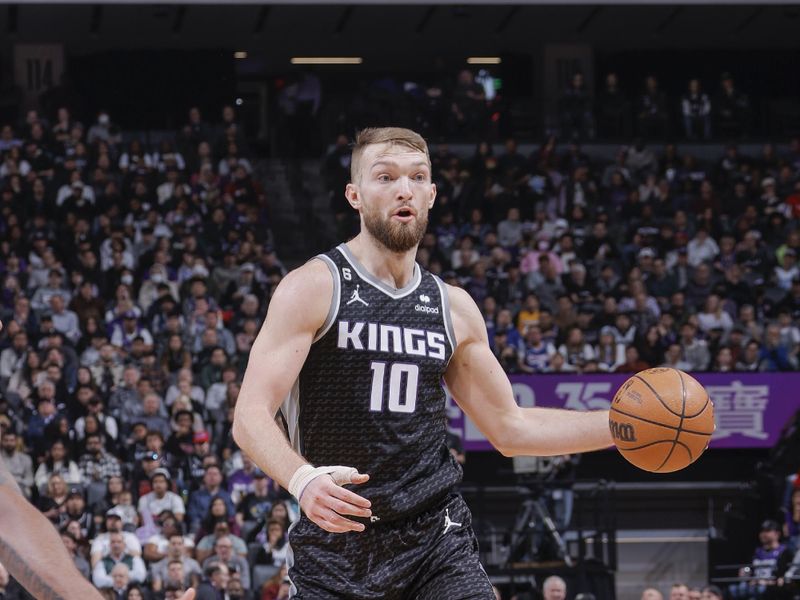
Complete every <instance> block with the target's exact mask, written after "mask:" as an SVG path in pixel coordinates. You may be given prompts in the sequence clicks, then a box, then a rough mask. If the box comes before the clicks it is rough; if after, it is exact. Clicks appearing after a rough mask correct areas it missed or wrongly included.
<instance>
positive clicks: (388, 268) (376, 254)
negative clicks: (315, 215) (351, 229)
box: [347, 231, 417, 289]
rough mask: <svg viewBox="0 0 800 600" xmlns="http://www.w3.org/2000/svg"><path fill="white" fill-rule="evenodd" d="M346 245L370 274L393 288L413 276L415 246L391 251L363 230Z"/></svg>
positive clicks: (404, 283)
mask: <svg viewBox="0 0 800 600" xmlns="http://www.w3.org/2000/svg"><path fill="white" fill-rule="evenodd" d="M347 247H348V248H349V249H350V252H352V253H353V256H355V257H356V260H358V262H360V263H361V264H362V265H364V267H365V268H366V269H367V271H369V272H370V274H372V275H373V276H374V277H376V278H377V279H378V280H380V281H382V282H384V283H386V284H387V285H390V286H392V287H393V288H395V289H401V288H403V287H405V286H406V285H407V284H408V282H409V281H411V278H412V277H413V276H414V262H415V259H416V256H417V249H416V248H413V249H411V250H409V251H408V252H400V253H398V252H392V251H390V250H387V249H386V247H384V246H383V245H382V244H380V243H378V242H377V240H375V239H374V238H373V237H372V236H370V235H369V234H367V233H364V232H363V231H362V232H361V233H359V234H358V235H357V236H356V237H354V238H353V239H352V240H350V241H349V242H347Z"/></svg>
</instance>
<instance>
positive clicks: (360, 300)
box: [347, 285, 369, 306]
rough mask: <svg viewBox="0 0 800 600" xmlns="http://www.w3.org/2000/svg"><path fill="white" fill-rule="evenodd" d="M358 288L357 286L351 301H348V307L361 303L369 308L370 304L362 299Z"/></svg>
mask: <svg viewBox="0 0 800 600" xmlns="http://www.w3.org/2000/svg"><path fill="white" fill-rule="evenodd" d="M358 288H359V286H358V285H356V289H355V290H354V291H353V294H352V295H351V296H350V300H348V301H347V304H348V306H349V305H350V304H352V303H353V302H361V304H363V305H364V306H369V302H366V301H365V300H362V299H361V296H359V295H358Z"/></svg>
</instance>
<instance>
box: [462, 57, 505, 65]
mask: <svg viewBox="0 0 800 600" xmlns="http://www.w3.org/2000/svg"><path fill="white" fill-rule="evenodd" d="M501 62H503V61H502V59H501V58H500V57H499V56H470V57H469V58H468V59H467V64H468V65H499V64H500V63H501Z"/></svg>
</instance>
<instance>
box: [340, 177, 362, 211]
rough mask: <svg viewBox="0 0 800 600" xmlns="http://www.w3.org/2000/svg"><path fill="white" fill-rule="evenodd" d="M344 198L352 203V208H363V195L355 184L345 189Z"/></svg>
mask: <svg viewBox="0 0 800 600" xmlns="http://www.w3.org/2000/svg"><path fill="white" fill-rule="evenodd" d="M344 197H345V198H347V201H348V202H349V203H350V206H352V207H353V208H355V209H356V210H358V209H359V208H361V194H360V193H359V191H358V186H357V185H356V184H354V183H348V184H347V187H345V188H344Z"/></svg>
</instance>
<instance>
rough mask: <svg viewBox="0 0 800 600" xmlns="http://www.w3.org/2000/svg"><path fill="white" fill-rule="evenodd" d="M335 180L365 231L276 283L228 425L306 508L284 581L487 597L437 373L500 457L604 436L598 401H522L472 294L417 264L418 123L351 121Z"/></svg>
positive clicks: (428, 200)
mask: <svg viewBox="0 0 800 600" xmlns="http://www.w3.org/2000/svg"><path fill="white" fill-rule="evenodd" d="M345 196H346V198H347V200H348V202H349V203H350V205H351V206H352V207H353V208H354V209H355V210H357V211H358V213H359V215H360V219H361V232H360V234H359V235H358V236H356V237H355V238H353V239H352V240H350V241H349V242H347V243H346V244H341V245H340V246H338V247H336V248H334V249H333V250H331V251H330V252H328V253H326V254H324V255H320V256H317V257H316V258H315V259H313V260H310V261H309V262H307V263H306V264H305V265H303V266H301V267H300V268H298V269H296V270H295V271H293V272H291V273H289V275H287V277H286V278H285V279H284V280H283V281H282V282H281V283H280V285H279V286H278V288H277V290H276V292H275V294H274V296H273V298H272V300H271V301H270V306H269V312H268V314H267V318H266V321H265V324H264V326H263V328H262V330H261V332H260V333H259V335H258V337H257V338H256V340H255V342H254V344H253V348H252V351H251V354H250V360H249V364H248V367H247V371H246V373H245V376H244V382H243V385H242V388H241V391H240V393H239V397H238V401H237V403H236V414H235V419H234V428H233V433H234V436H235V439H236V441H237V443H238V444H239V446H240V447H241V448H242V450H244V451H245V452H246V453H247V454H249V455H250V456H252V457H253V459H254V460H255V462H256V463H257V464H258V466H259V467H261V468H262V469H263V470H264V471H265V472H267V473H268V474H269V475H270V476H271V477H272V478H274V479H275V480H277V481H278V483H280V484H281V485H282V486H284V487H285V488H287V489H288V490H289V491H290V492H291V493H292V494H293V495H294V496H295V497H296V498H297V499H298V501H299V502H300V506H301V508H302V510H303V513H304V515H303V516H302V517H301V519H300V520H299V521H298V522H297V524H296V525H295V526H294V527H293V529H292V531H291V533H290V535H289V541H290V547H291V550H292V552H293V557H291V558H290V560H291V561H292V564H291V567H290V571H289V576H290V579H291V582H292V594H293V597H295V598H300V599H302V600H325V599H333V598H348V599H372V598H375V599H377V598H381V599H385V600H401V599H409V600H412V599H420V600H434V599H435V600H462V599H463V600H466V599H476V600H477V599H480V600H492V599H493V598H494V593H493V591H492V586H491V584H490V583H489V579H488V577H487V576H486V574H485V572H484V571H483V569H482V567H481V565H480V563H479V561H478V551H477V542H476V539H475V535H474V533H473V531H472V527H471V517H470V513H469V510H468V509H467V507H466V505H465V503H464V501H463V500H462V499H461V497H460V496H459V495H457V494H455V493H454V492H453V489H454V487H455V485H456V484H457V483H458V482H459V481H460V479H461V468H460V467H459V466H458V464H457V463H456V461H455V459H454V458H453V457H452V455H451V453H450V452H449V451H448V450H447V445H446V415H445V394H444V391H443V389H442V385H441V381H442V378H444V380H445V382H446V383H447V386H448V388H449V390H450V392H451V393H452V394H453V396H454V397H455V399H456V401H457V402H458V404H459V406H460V407H461V408H462V409H463V410H464V412H465V413H466V414H467V415H468V416H469V417H470V418H471V419H472V421H473V422H474V423H475V424H476V425H477V426H478V427H479V428H480V430H481V431H482V432H483V433H484V435H486V437H487V438H488V439H489V440H490V441H491V442H492V444H493V445H494V446H495V447H496V448H498V449H499V450H500V451H501V452H502V453H503V454H504V455H506V456H512V455H516V454H531V455H558V454H571V453H576V452H586V451H588V450H595V449H599V448H604V447H607V446H610V445H611V443H612V440H611V436H610V434H609V430H608V413H607V412H606V411H597V412H569V411H564V410H548V409H542V408H528V409H522V408H520V407H518V406H517V404H516V402H515V401H514V395H513V393H512V390H511V385H510V383H509V381H508V378H507V377H506V375H505V374H504V372H503V370H502V368H501V367H500V365H499V364H498V362H497V360H496V359H495V357H494V355H493V354H492V351H491V349H490V348H489V343H488V339H487V334H486V326H485V322H484V319H483V317H482V316H481V313H480V311H479V310H478V308H477V306H476V305H475V303H474V302H473V300H472V299H471V298H470V296H469V295H468V294H467V293H466V292H465V291H464V290H462V289H459V288H455V287H451V286H448V285H445V284H444V283H443V282H442V281H441V280H439V279H438V278H437V277H435V276H434V275H432V274H431V273H428V272H426V271H423V270H422V269H421V268H420V266H419V265H418V264H416V262H415V255H416V250H417V245H418V243H419V241H420V240H421V239H422V236H423V234H424V233H425V229H426V226H427V222H428V211H429V210H430V209H431V207H432V206H433V203H434V200H435V198H436V186H435V185H434V184H433V183H432V182H431V162H430V156H429V153H428V148H427V145H426V143H425V141H424V140H423V139H422V138H421V137H420V136H419V135H418V134H416V133H414V132H412V131H409V130H406V129H399V128H383V129H367V130H364V131H362V132H361V133H360V134H359V135H358V136H357V138H356V143H355V146H354V148H353V154H352V161H351V182H350V183H349V184H348V185H347V187H346V189H345ZM284 401H285V402H284ZM282 404H283V407H282V408H281V405H282ZM279 409H281V411H282V416H283V418H284V419H285V420H286V423H287V425H288V431H289V437H290V441H291V444H290V443H289V442H287V440H286V438H285V436H284V435H283V433H282V431H281V429H280V427H279V426H278V424H277V423H276V421H275V416H276V413H277V412H278V410H279ZM348 485H351V486H357V487H356V488H355V489H356V490H357V491H358V494H356V492H355V491H353V490H352V489H348V488H347V487H344V486H348Z"/></svg>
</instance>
